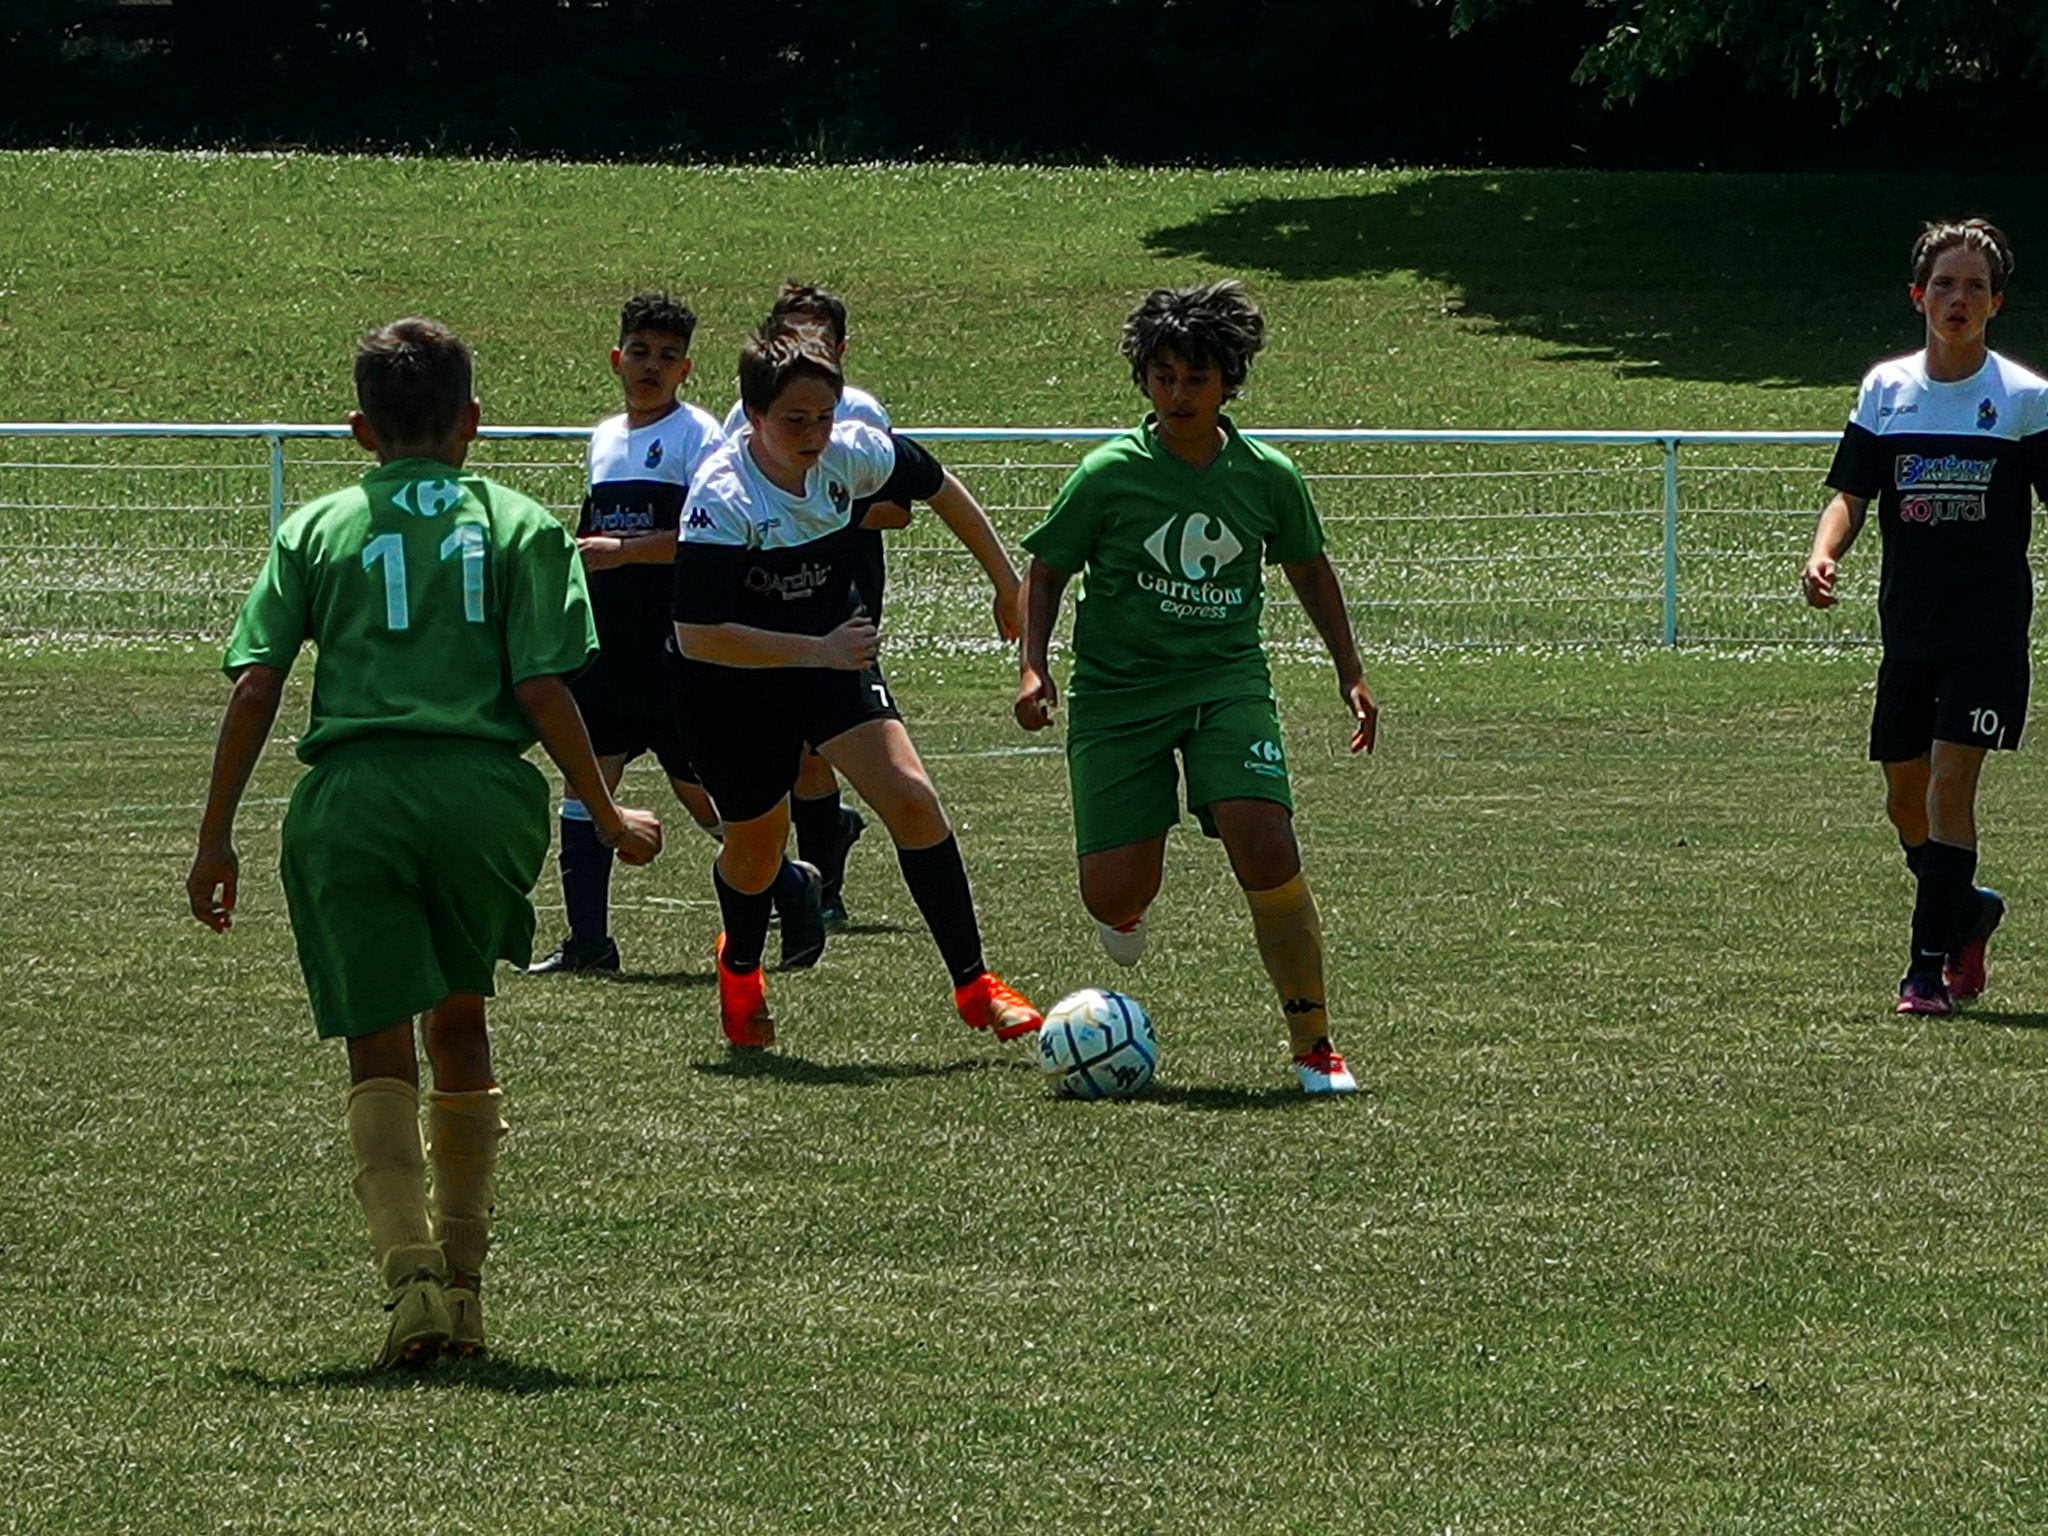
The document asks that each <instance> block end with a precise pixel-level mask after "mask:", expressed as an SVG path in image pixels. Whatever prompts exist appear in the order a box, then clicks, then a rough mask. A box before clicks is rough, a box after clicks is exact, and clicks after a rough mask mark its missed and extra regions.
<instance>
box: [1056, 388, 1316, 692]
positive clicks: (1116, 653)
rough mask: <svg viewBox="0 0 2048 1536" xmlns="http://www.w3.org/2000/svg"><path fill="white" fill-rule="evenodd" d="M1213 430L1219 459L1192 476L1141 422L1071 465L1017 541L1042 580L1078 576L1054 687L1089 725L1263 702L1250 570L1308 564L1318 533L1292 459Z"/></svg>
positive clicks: (1226, 428)
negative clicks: (1060, 686) (1062, 669)
mask: <svg viewBox="0 0 2048 1536" xmlns="http://www.w3.org/2000/svg"><path fill="white" fill-rule="evenodd" d="M1220 421H1221V423H1222V427H1223V432H1224V443H1223V447H1222V450H1221V451H1220V452H1219V453H1218V454H1217V455H1216V457H1215V458H1214V459H1213V460H1211V461H1210V463H1209V465H1208V467H1207V468H1206V469H1195V468H1193V467H1192V466H1191V465H1189V464H1186V463H1184V462H1183V461H1181V460H1180V459H1178V458H1175V457H1174V455H1173V454H1172V453H1171V452H1169V451H1168V450H1167V449H1165V448H1164V447H1162V446H1160V444H1159V442H1158V440H1157V439H1156V438H1155V437H1154V436H1153V433H1152V418H1151V417H1149V416H1148V417H1147V418H1146V420H1145V422H1144V424H1143V425H1141V426H1139V427H1138V428H1137V429H1136V430H1135V431H1132V432H1128V433H1125V434H1124V435H1123V436H1122V437H1118V438H1113V439H1111V440H1110V441H1109V442H1107V443H1104V444H1103V445H1102V446H1101V447H1099V448H1097V449H1096V450H1095V451H1094V452H1092V453H1090V454H1089V455H1088V456H1087V457H1086V458H1085V459H1083V460H1082V461H1081V464H1080V467H1079V468H1077V469H1076V470H1075V471H1074V473H1073V474H1072V476H1070V477H1069V478H1068V480H1067V483H1066V485H1065V486H1064V487H1063V488H1062V489H1061V491H1060V493H1059V495H1058V497H1057V498H1055V499H1054V501H1053V504H1052V510H1051V511H1050V512H1048V513H1047V514H1046V517H1045V521H1044V522H1042V523H1040V524H1039V525H1038V526H1037V527H1036V528H1034V529H1033V530H1032V531H1031V532H1030V533H1029V534H1027V535H1026V536H1025V539H1024V547H1025V548H1026V549H1028V550H1030V551H1031V552H1032V553H1033V554H1034V555H1036V556H1037V557H1038V558H1039V559H1040V560H1042V561H1044V562H1045V563H1046V564H1047V565H1049V566H1051V567H1052V568H1053V569H1054V570H1058V571H1066V572H1069V573H1076V572H1078V573H1079V574H1080V577H1081V586H1080V596H1079V598H1078V599H1077V601H1076V602H1075V605H1074V670H1073V676H1072V678H1071V679H1070V681H1069V683H1068V690H1067V691H1068V693H1069V695H1070V697H1071V699H1072V702H1073V705H1074V708H1075V710H1076V711H1077V713H1085V714H1086V715H1087V717H1088V718H1089V719H1090V720H1092V721H1096V722H1101V723H1114V722H1116V721H1121V720H1137V719H1145V718H1149V717H1152V716H1156V715H1160V714H1164V713H1166V712H1167V711H1169V710H1173V709H1178V708H1181V707H1182V706H1184V705H1188V704H1195V703H1201V702H1204V701H1207V700H1213V699H1223V698H1234V697H1242V696H1247V695H1255V696H1260V697H1270V696H1271V693H1272V688H1273V684H1272V677H1271V674H1270V673H1269V672H1268V671H1267V669H1266V654H1265V648H1264V644H1263V636H1262V633H1261V631H1260V627H1259V620H1260V616H1261V614H1262V613H1263V612H1264V611H1265V589H1264V586H1263V574H1264V573H1263V571H1262V570H1261V567H1262V565H1299V564H1302V563H1304V562H1305V561H1309V560H1313V559H1314V558H1315V557H1316V556H1317V555H1319V554H1321V553H1322V550H1323V529H1322V523H1321V522H1320V521H1319V520H1318V518H1317V517H1316V509H1315V503H1314V502H1313V501H1311V500H1310V499H1309V494H1308V487H1307V486H1306V485H1304V484H1303V483H1302V479H1301V472H1300V471H1299V470H1297V469H1296V468H1295V467H1294V463H1293V461H1292V460H1290V459H1289V458H1288V457H1287V455H1285V454H1284V453H1281V452H1280V451H1279V450H1278V449H1275V448H1269V447H1267V446H1266V445H1265V444H1263V443H1256V442H1253V441H1251V440H1250V439H1249V438H1246V437H1244V436H1242V435H1240V434H1239V432H1238V430H1237V428H1236V427H1235V426H1234V425H1232V424H1231V421H1230V418H1229V417H1227V416H1226V417H1222V418H1220Z"/></svg>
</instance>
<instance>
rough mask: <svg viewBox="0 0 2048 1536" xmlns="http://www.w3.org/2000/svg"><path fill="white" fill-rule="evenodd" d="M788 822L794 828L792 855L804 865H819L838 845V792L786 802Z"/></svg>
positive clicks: (792, 797) (792, 798)
mask: <svg viewBox="0 0 2048 1536" xmlns="http://www.w3.org/2000/svg"><path fill="white" fill-rule="evenodd" d="M789 824H790V825H791V826H792V827H794V828H796V856H797V857H798V858H800V859H802V860H803V861H804V862H805V863H806V864H817V865H820V866H822V865H823V864H825V862H826V861H827V860H829V859H830V858H831V856H832V850H833V849H834V848H836V847H837V846H838V845H839V835H840V833H839V791H838V790H837V789H836V788H835V789H834V790H833V791H832V793H830V794H829V795H820V796H818V798H817V799H815V800H799V799H797V798H796V797H795V796H794V795H792V796H791V797H790V801H789Z"/></svg>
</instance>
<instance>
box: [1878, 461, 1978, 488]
mask: <svg viewBox="0 0 2048 1536" xmlns="http://www.w3.org/2000/svg"><path fill="white" fill-rule="evenodd" d="M1892 467H1893V469H1894V470H1895V471H1896V476H1897V478H1896V480H1895V482H1894V483H1895V484H1897V486H1898V488H1899V489H1900V490H1902V491H1909V490H1912V489H1913V488H1914V487H1915V486H1921V485H1989V484H1990V483H1991V472H1992V471H1993V470H1995V469H1996V468H1998V460H1996V459H1971V458H1965V457H1964V456H1963V455H1962V454H1960V453H1951V454H1945V455H1943V456H1942V457H1941V458H1938V459H1930V458H1927V457H1926V456H1924V455H1922V454H1918V453H1902V454H1900V455H1899V456H1898V458H1897V459H1896V460H1895V461H1894V462H1893V465H1892Z"/></svg>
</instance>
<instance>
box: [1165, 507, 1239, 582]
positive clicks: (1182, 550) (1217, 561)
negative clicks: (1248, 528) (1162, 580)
mask: <svg viewBox="0 0 2048 1536" xmlns="http://www.w3.org/2000/svg"><path fill="white" fill-rule="evenodd" d="M1176 521H1179V522H1180V525H1181V528H1180V547H1179V548H1178V549H1176V550H1175V551H1174V554H1175V556H1176V557H1177V559H1178V561H1179V565H1180V569H1179V570H1178V571H1176V570H1175V569H1174V561H1172V560H1169V559H1168V558H1167V555H1166V541H1167V539H1168V537H1169V536H1170V535H1171V534H1172V532H1173V525H1174V523H1175V522H1176ZM1211 530H1214V531H1213V532H1212V531H1211ZM1145 553H1146V554H1148V555H1150V556H1151V557H1152V558H1153V559H1154V560H1157V561H1158V562H1159V568H1160V569H1161V570H1163V571H1165V572H1166V573H1167V574H1168V575H1170V576H1171V575H1180V576H1185V577H1186V578H1187V579H1188V580H1189V581H1200V580H1202V579H1203V578H1204V577H1205V576H1218V575H1221V574H1222V572H1223V567H1225V566H1226V565H1228V564H1230V562H1231V561H1233V560H1235V559H1236V558H1237V557H1238V556H1239V555H1241V554H1243V553H1244V545H1243V544H1242V543H1240V542H1239V541H1238V537H1237V535H1236V534H1234V533H1232V532H1231V531H1230V525H1229V524H1228V523H1226V522H1224V521H1223V519H1221V518H1220V517H1209V516H1207V515H1206V514H1204V513H1200V512H1196V513H1193V514H1191V515H1190V516H1189V517H1187V518H1186V519H1185V520H1180V519H1175V518H1171V517H1169V518H1168V519H1167V520H1166V521H1165V522H1163V523H1161V524H1160V525H1159V526H1158V527H1157V528H1154V529H1153V530H1152V533H1151V536H1150V537H1149V538H1147V539H1146V540H1145Z"/></svg>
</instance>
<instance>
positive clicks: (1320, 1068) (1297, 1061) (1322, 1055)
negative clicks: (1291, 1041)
mask: <svg viewBox="0 0 2048 1536" xmlns="http://www.w3.org/2000/svg"><path fill="white" fill-rule="evenodd" d="M1294 1075H1295V1076H1296V1077H1298V1078H1300V1079H1301V1091H1302V1092H1303V1093H1356V1092H1358V1079H1357V1078H1355V1077H1353V1076H1352V1075H1351V1069H1350V1068H1349V1067H1347V1066H1345V1065H1344V1058H1343V1057H1342V1056H1339V1055H1338V1054H1337V1053H1336V1052H1335V1051H1333V1050H1331V1049H1330V1042H1329V1040H1328V1038H1327V1037H1325V1038H1324V1039H1321V1040H1318V1041H1317V1042H1316V1048H1315V1049H1314V1050H1312V1051H1310V1052H1309V1053H1308V1054H1307V1055H1306V1056H1297V1057H1295V1058H1294Z"/></svg>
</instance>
